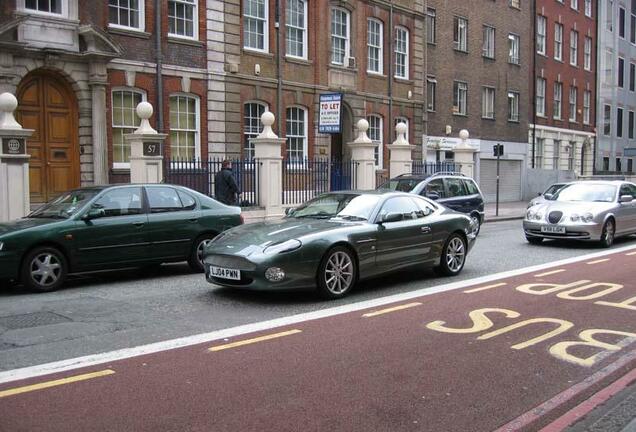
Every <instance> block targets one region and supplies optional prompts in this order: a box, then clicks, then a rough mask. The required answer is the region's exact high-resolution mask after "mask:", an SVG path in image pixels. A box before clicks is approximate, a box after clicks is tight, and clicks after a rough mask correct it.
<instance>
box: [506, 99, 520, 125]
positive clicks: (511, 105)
mask: <svg viewBox="0 0 636 432" xmlns="http://www.w3.org/2000/svg"><path fill="white" fill-rule="evenodd" d="M508 121H511V122H518V121H519V93H518V92H513V91H509V92H508Z"/></svg>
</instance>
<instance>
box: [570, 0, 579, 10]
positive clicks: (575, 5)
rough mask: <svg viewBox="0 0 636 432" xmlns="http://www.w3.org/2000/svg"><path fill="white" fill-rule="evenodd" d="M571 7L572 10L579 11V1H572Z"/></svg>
mask: <svg viewBox="0 0 636 432" xmlns="http://www.w3.org/2000/svg"><path fill="white" fill-rule="evenodd" d="M570 7H571V8H572V9H575V10H578V9H579V0H570Z"/></svg>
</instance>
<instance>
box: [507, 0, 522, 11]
mask: <svg viewBox="0 0 636 432" xmlns="http://www.w3.org/2000/svg"><path fill="white" fill-rule="evenodd" d="M508 5H509V6H510V7H513V8H515V9H521V5H520V1H519V0H509V1H508Z"/></svg>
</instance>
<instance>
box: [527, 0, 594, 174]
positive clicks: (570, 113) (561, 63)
mask: <svg viewBox="0 0 636 432" xmlns="http://www.w3.org/2000/svg"><path fill="white" fill-rule="evenodd" d="M536 5H537V6H536V23H535V36H536V41H535V48H536V49H535V55H534V59H535V67H534V70H533V71H532V74H533V75H532V77H531V79H530V85H531V86H532V90H533V94H534V99H535V103H534V109H531V110H530V116H531V119H532V120H531V125H530V130H529V135H528V136H529V150H528V152H529V154H530V159H529V164H530V166H531V167H532V168H538V169H551V170H565V171H571V172H575V173H576V174H578V175H590V174H592V163H593V149H594V140H595V125H596V57H597V53H596V17H597V10H596V2H595V1H592V0H584V1H576V0H572V1H570V0H567V1H564V0H561V1H558V0H538V1H537V3H536Z"/></svg>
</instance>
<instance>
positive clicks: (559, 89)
mask: <svg viewBox="0 0 636 432" xmlns="http://www.w3.org/2000/svg"><path fill="white" fill-rule="evenodd" d="M562 100H563V84H562V83H560V82H555V83H554V107H553V110H554V113H553V117H554V118H555V119H558V120H561V106H562V103H561V101H562Z"/></svg>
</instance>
